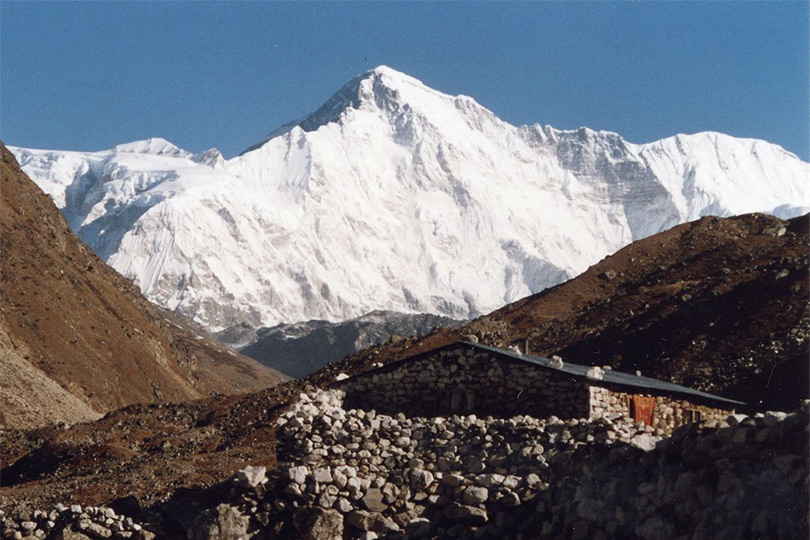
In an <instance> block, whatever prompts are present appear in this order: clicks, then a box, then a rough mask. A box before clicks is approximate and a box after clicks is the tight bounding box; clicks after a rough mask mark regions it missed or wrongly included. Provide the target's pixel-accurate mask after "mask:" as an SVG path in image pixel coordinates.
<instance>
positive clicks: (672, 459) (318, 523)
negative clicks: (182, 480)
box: [0, 390, 810, 540]
mask: <svg viewBox="0 0 810 540" xmlns="http://www.w3.org/2000/svg"><path fill="white" fill-rule="evenodd" d="M341 398H342V396H341V394H340V393H339V392H337V391H330V392H323V391H315V390H313V391H312V392H311V393H308V394H302V395H301V396H300V397H299V399H298V400H297V401H296V402H295V403H294V404H292V406H291V408H290V409H289V410H288V411H286V412H284V413H283V414H282V415H281V417H280V418H279V420H278V425H279V429H278V460H279V463H278V467H277V468H276V469H275V470H272V471H269V472H268V471H265V468H264V467H248V468H246V469H244V470H242V471H240V473H239V475H237V477H235V478H234V479H233V481H232V482H229V483H226V484H224V485H220V486H213V487H212V488H211V489H210V490H209V492H208V493H207V494H205V495H204V496H202V495H201V496H200V497H199V499H198V500H191V499H189V497H190V495H188V494H184V495H182V496H181V497H180V498H179V499H178V500H177V501H174V504H172V501H171V500H170V501H168V502H167V503H166V505H165V506H164V507H158V508H153V509H150V510H149V511H148V516H149V517H147V519H146V521H139V520H134V519H133V516H126V512H119V511H115V512H112V511H110V510H109V509H105V508H91V509H82V508H80V507H70V508H69V509H68V508H65V507H57V508H56V509H54V510H49V511H43V510H40V511H34V512H33V513H31V514H28V515H25V516H15V517H13V518H12V517H11V516H3V515H2V514H0V525H2V527H0V532H1V533H2V537H3V538H9V539H12V538H16V539H20V540H21V539H23V538H26V537H30V538H32V539H34V538H63V539H70V540H107V539H127V538H129V539H132V540H152V539H159V538H166V539H171V540H174V539H177V540H180V539H190V540H237V539H241V540H281V539H292V538H296V539H301V538H303V539H306V540H340V539H343V540H355V539H359V540H373V539H375V538H381V539H383V538H384V539H389V540H408V539H414V540H417V539H446V538H457V539H462V540H473V539H492V540H494V539H500V540H523V539H535V538H537V539H548V540H556V539H560V540H562V539H565V540H580V539H581V540H584V539H589V540H590V539H593V540H609V539H616V540H619V539H621V540H708V539H712V540H724V539H728V540H732V539H733V540H738V539H744V538H751V539H768V540H788V539H790V540H793V539H799V538H807V537H808V532H809V531H808V524H807V517H808V433H807V429H806V428H807V425H808V419H809V418H808V410H810V402H806V403H805V405H804V407H803V408H802V409H801V410H799V411H796V412H794V413H791V414H786V413H781V412H768V413H764V414H757V415H755V416H753V417H747V416H744V415H731V416H729V417H728V418H727V419H725V420H723V421H722V422H719V423H718V424H717V425H716V426H714V427H711V428H709V427H705V426H704V427H700V426H697V425H690V426H687V427H684V428H681V429H678V430H676V431H675V433H674V434H673V435H672V437H669V438H661V437H655V436H653V435H652V432H653V431H654V428H652V427H651V426H644V425H642V424H640V423H634V422H630V421H628V420H627V419H625V418H622V417H621V416H616V417H613V416H611V414H604V415H603V418H601V419H565V420H563V419H560V418H558V417H555V416H551V417H548V418H543V419H538V418H533V417H530V416H525V415H522V416H516V417H513V418H491V417H490V418H478V417H476V416H474V415H467V416H459V415H451V416H447V417H407V416H405V415H404V414H401V413H399V414H397V415H394V416H388V415H384V414H380V413H377V412H376V411H366V410H361V409H346V408H345V407H344V405H343V403H342V399H341ZM266 473H267V476H265V474H266ZM203 501H204V505H203ZM178 509H179V510H182V511H183V512H182V516H183V517H184V519H183V520H182V523H179V522H178V520H177V511H178ZM160 516H164V517H162V518H161V517H160ZM166 516H170V517H171V519H169V517H166ZM179 525H182V526H181V527H180V528H179V529H178V526H179Z"/></svg>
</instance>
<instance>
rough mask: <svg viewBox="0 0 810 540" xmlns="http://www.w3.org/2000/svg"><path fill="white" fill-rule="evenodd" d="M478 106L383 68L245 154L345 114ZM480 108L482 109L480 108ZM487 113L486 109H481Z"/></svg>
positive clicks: (352, 83)
mask: <svg viewBox="0 0 810 540" xmlns="http://www.w3.org/2000/svg"><path fill="white" fill-rule="evenodd" d="M459 98H460V99H464V100H467V101H470V102H474V100H473V99H472V98H468V97H466V96H457V97H454V96H450V95H447V94H444V93H442V92H439V91H438V90H434V89H432V88H430V87H428V86H426V85H425V84H424V83H422V81H420V80H418V79H416V78H414V77H411V76H410V75H406V74H405V73H402V72H400V71H397V70H395V69H393V68H391V67H388V66H386V65H379V66H377V67H375V68H374V69H370V70H368V71H365V72H363V73H361V74H360V75H357V76H355V77H353V78H352V79H351V80H350V81H349V82H347V83H346V84H344V85H343V86H342V87H341V88H340V90H338V91H337V92H335V93H334V94H333V95H332V97H330V98H329V99H328V100H327V101H326V102H325V103H324V104H323V105H322V106H321V107H320V108H318V110H316V111H315V112H314V113H311V114H309V115H307V116H304V117H302V118H299V119H297V120H294V121H292V122H289V123H287V124H284V125H283V126H281V127H280V128H278V129H276V130H274V131H272V132H271V133H270V134H269V135H268V136H267V137H265V138H264V139H263V140H262V141H261V142H259V143H257V144H255V145H253V146H251V147H250V148H248V149H247V150H245V151H244V152H242V154H245V153H247V152H250V151H251V150H255V149H257V148H259V147H261V146H263V145H264V144H265V143H266V142H268V141H269V140H271V139H274V138H275V137H278V136H281V135H284V134H285V133H288V132H290V131H292V130H293V129H294V128H296V127H299V128H301V129H302V130H304V131H306V132H310V131H315V130H317V129H318V128H320V127H322V126H324V125H326V124H330V123H333V122H337V121H339V120H340V118H341V117H342V115H343V114H344V112H345V111H347V110H351V109H361V108H365V107H370V108H373V107H376V108H379V109H387V110H390V111H395V110H399V109H400V108H402V107H404V106H405V105H406V104H407V105H408V106H410V107H411V108H418V109H424V108H435V104H436V101H440V102H445V103H449V104H451V106H453V107H455V105H453V101H454V100H456V99H459ZM476 105H477V103H476ZM478 106H479V107H480V105H478ZM481 108H482V109H483V107H481Z"/></svg>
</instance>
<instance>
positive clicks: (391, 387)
mask: <svg viewBox="0 0 810 540" xmlns="http://www.w3.org/2000/svg"><path fill="white" fill-rule="evenodd" d="M340 389H341V390H343V391H344V392H346V394H347V406H350V407H367V408H374V409H375V410H379V411H381V412H387V413H394V414H395V413H398V412H404V413H406V414H409V415H417V416H434V415H447V414H470V413H475V414H478V415H479V416H486V415H494V416H501V417H509V416H514V415H517V414H530V415H532V416H534V417H538V418H539V417H544V416H550V415H552V414H554V415H557V416H559V417H562V418H583V417H587V416H588V412H589V391H588V387H587V385H585V384H583V383H582V382H581V381H579V380H576V379H574V378H572V377H570V376H569V375H567V374H565V373H562V372H559V373H557V372H554V371H550V370H545V369H538V368H537V367H535V366H532V365H531V364H527V363H525V362H521V361H517V360H516V361H509V360H504V359H502V358H499V357H496V356H495V355H493V354H490V353H488V352H486V351H481V350H475V349H471V348H462V347H459V348H456V349H445V350H440V351H437V352H436V353H434V354H432V355H428V356H425V357H422V358H414V359H412V360H409V361H407V362H403V363H401V364H398V365H397V366H395V367H393V368H390V369H385V370H380V371H377V372H371V373H368V374H361V375H359V376H357V377H354V378H352V379H350V380H347V381H345V382H344V383H343V384H341V385H340Z"/></svg>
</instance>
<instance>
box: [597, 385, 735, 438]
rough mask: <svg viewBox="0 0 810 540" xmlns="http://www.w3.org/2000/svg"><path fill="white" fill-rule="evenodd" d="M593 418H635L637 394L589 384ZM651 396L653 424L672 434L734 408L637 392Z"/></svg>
mask: <svg viewBox="0 0 810 540" xmlns="http://www.w3.org/2000/svg"><path fill="white" fill-rule="evenodd" d="M590 392H591V396H590V403H591V412H590V416H591V418H601V417H602V415H605V414H607V415H621V416H625V417H627V418H631V417H632V412H631V410H630V407H631V405H630V404H631V401H632V399H633V396H634V394H629V393H627V392H622V391H620V390H615V389H610V388H604V387H600V386H591V387H590ZM635 395H640V396H643V397H648V398H651V399H652V400H653V401H654V403H655V407H654V408H653V415H652V423H651V424H650V425H651V426H653V427H654V428H656V429H658V430H659V431H660V432H661V433H667V434H669V433H672V431H673V430H674V429H675V428H678V427H680V426H683V425H684V424H689V423H692V422H702V423H705V424H707V425H709V426H712V425H714V424H716V423H717V422H722V421H723V420H725V418H726V417H727V416H728V415H729V414H732V413H733V412H734V409H719V408H716V407H709V406H707V405H699V404H696V403H693V402H690V401H688V400H685V399H678V398H673V397H670V396H656V395H652V394H647V393H640V394H635Z"/></svg>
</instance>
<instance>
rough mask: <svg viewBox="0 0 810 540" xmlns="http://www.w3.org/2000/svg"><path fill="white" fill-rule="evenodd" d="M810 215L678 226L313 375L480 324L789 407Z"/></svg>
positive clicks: (807, 346)
mask: <svg viewBox="0 0 810 540" xmlns="http://www.w3.org/2000/svg"><path fill="white" fill-rule="evenodd" d="M809 224H810V221H808V217H807V216H804V217H800V218H794V219H792V220H789V221H784V220H780V219H777V218H774V217H772V216H766V215H763V214H750V215H745V216H740V217H735V218H716V217H707V218H703V219H701V220H699V221H696V222H692V223H687V224H684V225H680V226H678V227H675V228H673V229H671V230H669V231H666V232H663V233H660V234H657V235H655V236H652V237H649V238H646V239H644V240H640V241H638V242H634V243H633V244H631V245H629V246H627V247H626V248H623V249H621V250H620V251H618V252H617V253H615V254H613V255H611V256H609V257H606V258H605V259H603V260H602V261H600V262H599V263H597V264H595V265H594V266H592V267H591V268H589V269H588V270H587V271H586V272H584V273H583V274H582V275H580V276H578V277H576V278H575V279H572V280H570V281H568V282H566V283H564V284H562V285H559V286H557V287H554V288H552V289H549V290H547V291H544V292H542V293H540V294H537V295H533V296H529V297H527V298H524V299H523V300H520V301H518V302H515V303H513V304H510V305H508V306H506V307H504V308H502V309H499V310H497V311H495V312H493V313H491V314H489V315H486V316H483V317H480V318H478V319H476V320H474V321H472V322H470V323H469V324H467V325H465V326H462V327H460V328H457V329H442V330H439V331H437V332H434V333H433V334H431V335H429V336H426V337H425V338H421V339H408V340H405V341H403V342H401V343H390V344H386V345H384V346H382V347H376V348H371V349H367V350H365V351H361V352H360V353H358V354H356V355H354V356H353V357H351V358H350V359H348V360H347V361H346V362H342V363H336V364H333V365H331V366H329V367H328V368H326V369H325V370H323V371H322V372H320V373H317V374H315V375H314V376H313V377H314V380H319V381H324V382H325V381H330V380H333V379H334V377H335V376H336V375H337V374H338V373H341V372H345V373H349V374H351V373H355V372H357V371H359V370H362V369H365V368H367V367H369V366H370V365H371V364H373V363H377V362H382V363H386V362H388V361H391V360H393V359H398V358H402V357H405V356H408V355H411V354H414V353H417V352H420V351H424V350H428V349H431V348H434V347H437V346H441V345H445V344H447V343H450V342H452V341H455V340H457V339H459V337H461V336H463V335H465V334H474V335H476V336H478V337H479V339H480V340H481V342H482V343H485V344H489V345H495V346H504V347H505V346H509V345H512V344H515V345H517V346H519V347H520V348H521V350H523V349H524V348H525V347H526V345H527V344H528V348H529V350H530V352H531V353H534V354H538V355H541V356H547V357H548V356H551V355H554V354H556V355H559V356H561V357H562V358H563V359H565V360H569V361H571V362H574V363H578V364H587V365H610V366H611V367H613V368H616V369H619V370H621V371H626V372H630V373H633V372H635V371H637V370H639V371H641V372H642V373H643V374H644V375H646V376H649V377H654V378H660V379H664V380H668V381H672V382H675V383H678V384H682V385H685V386H689V387H693V388H696V389H699V390H704V391H707V392H710V393H714V394H718V395H721V396H724V397H728V398H732V399H737V400H740V401H745V402H747V403H749V404H751V405H752V406H753V407H754V408H757V409H761V410H765V409H768V408H775V409H780V410H789V409H792V408H794V407H796V406H797V405H798V403H800V402H801V400H802V399H804V398H806V397H808V395H810V391H809V390H808V362H807V358H808V355H810V342H808V336H810V314H809V310H810V307H809V305H808V298H810V291H809V290H808V280H807V276H808V269H809V267H808V251H807V246H808V243H810V236H809V235H808V225H809Z"/></svg>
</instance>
